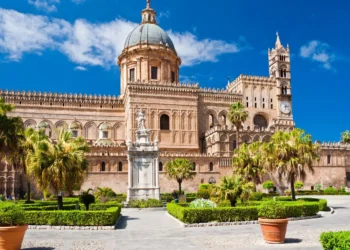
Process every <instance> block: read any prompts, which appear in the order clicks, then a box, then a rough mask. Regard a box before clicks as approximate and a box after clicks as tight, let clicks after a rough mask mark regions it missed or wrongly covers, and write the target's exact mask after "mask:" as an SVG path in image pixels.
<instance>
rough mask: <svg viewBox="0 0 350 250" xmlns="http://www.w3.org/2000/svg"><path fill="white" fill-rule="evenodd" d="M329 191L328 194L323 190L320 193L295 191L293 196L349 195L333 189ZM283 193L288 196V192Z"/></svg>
mask: <svg viewBox="0 0 350 250" xmlns="http://www.w3.org/2000/svg"><path fill="white" fill-rule="evenodd" d="M325 190H326V189H325ZM330 190H331V191H329V192H328V193H327V192H324V190H320V191H317V190H299V191H296V192H295V194H296V195H350V193H349V192H345V193H342V192H339V191H337V190H336V191H334V190H335V188H331V189H330ZM284 193H285V194H286V195H290V191H285V192H284Z"/></svg>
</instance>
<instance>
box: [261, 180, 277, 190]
mask: <svg viewBox="0 0 350 250" xmlns="http://www.w3.org/2000/svg"><path fill="white" fill-rule="evenodd" d="M274 187H275V184H274V183H273V181H265V182H264V183H263V188H264V189H272V188H274Z"/></svg>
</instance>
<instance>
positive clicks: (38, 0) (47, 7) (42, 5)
mask: <svg viewBox="0 0 350 250" xmlns="http://www.w3.org/2000/svg"><path fill="white" fill-rule="evenodd" d="M28 3H29V4H32V5H34V6H35V8H37V9H38V10H43V11H46V12H56V11H57V7H56V5H57V4H59V3H60V0H28Z"/></svg>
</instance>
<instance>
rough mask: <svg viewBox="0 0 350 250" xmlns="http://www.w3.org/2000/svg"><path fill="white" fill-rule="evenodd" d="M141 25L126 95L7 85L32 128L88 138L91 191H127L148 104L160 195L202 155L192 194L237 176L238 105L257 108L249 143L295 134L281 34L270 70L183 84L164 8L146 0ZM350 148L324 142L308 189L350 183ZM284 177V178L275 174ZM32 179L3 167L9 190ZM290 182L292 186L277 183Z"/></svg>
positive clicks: (7, 96)
mask: <svg viewBox="0 0 350 250" xmlns="http://www.w3.org/2000/svg"><path fill="white" fill-rule="evenodd" d="M141 18H142V21H141V24H140V25H139V26H138V27H136V28H135V29H134V30H133V31H132V32H131V33H130V34H129V36H128V37H127V38H126V41H125V47H124V49H123V51H122V53H121V55H120V56H119V58H118V66H119V69H120V95H119V96H118V97H115V96H113V97H112V96H101V95H86V94H61V93H60V94H58V93H42V92H15V91H8V90H1V89H0V96H1V97H2V98H4V100H5V101H6V102H7V103H11V104H14V105H15V107H16V109H15V111H14V112H12V113H10V115H11V116H20V117H22V119H23V122H24V126H25V127H26V128H29V127H32V128H36V129H38V130H44V131H45V133H46V134H47V136H48V137H50V138H51V140H53V141H54V140H55V139H57V136H58V134H59V131H60V130H61V129H63V128H65V129H68V130H69V131H71V132H72V134H73V136H74V137H78V136H82V137H83V138H85V139H86V141H87V142H88V143H89V145H90V147H91V152H90V153H88V154H87V158H88V160H89V172H88V176H87V178H86V181H85V182H84V184H83V186H82V189H88V188H92V189H95V188H97V187H110V188H112V189H113V190H114V191H115V192H117V193H126V190H127V187H128V172H130V171H131V170H130V167H131V166H130V165H129V164H128V158H127V146H126V142H127V141H129V140H131V141H135V139H136V138H135V132H136V129H137V121H136V117H137V112H139V111H143V112H144V114H145V117H146V124H145V125H146V127H147V128H148V129H149V130H150V137H151V140H152V141H154V140H158V141H159V150H160V152H159V159H158V162H159V166H158V168H159V173H160V177H159V179H160V180H159V181H160V188H161V192H169V191H171V190H173V189H176V188H177V183H176V181H173V180H168V179H167V178H166V177H165V176H164V173H165V172H164V170H165V165H166V163H167V162H169V161H171V160H172V159H175V158H180V157H181V158H187V159H189V160H190V161H191V162H193V166H194V171H195V172H196V176H195V178H194V180H192V181H185V182H184V183H183V185H184V189H185V190H186V191H188V192H192V191H196V190H197V188H198V185H199V184H200V183H219V182H220V179H221V177H222V176H224V175H227V174H230V173H232V167H231V166H232V160H231V157H232V151H233V150H234V149H235V148H236V144H237V142H236V128H235V127H234V126H233V125H232V124H231V123H230V121H229V119H228V109H229V107H230V105H231V104H232V103H233V102H241V103H242V104H243V105H244V106H245V107H246V110H247V111H248V112H249V117H248V119H247V120H246V121H245V122H244V124H243V126H242V128H241V129H240V130H241V131H240V138H239V140H240V142H239V143H243V142H245V143H251V142H254V141H268V140H269V139H270V137H271V135H272V134H273V133H274V132H275V131H280V130H282V131H289V130H292V129H293V128H294V127H295V123H294V120H293V105H292V87H291V86H292V85H291V67H290V64H291V57H290V48H289V46H288V45H287V46H284V45H283V44H282V43H281V41H280V38H279V35H278V34H277V39H276V43H275V45H274V48H272V49H269V50H268V70H269V74H268V76H250V75H240V76H239V77H238V78H237V79H235V80H234V81H232V82H229V83H228V84H227V86H226V87H224V86H223V87H224V88H222V89H211V88H209V89H207V88H201V87H200V86H199V84H192V83H180V82H179V67H180V66H181V58H180V57H179V56H178V54H177V52H176V47H175V46H174V44H173V42H172V40H171V38H170V37H169V35H168V34H167V33H166V32H165V31H164V30H163V29H162V28H161V27H159V26H158V24H157V21H156V12H155V10H153V9H152V8H151V6H150V1H147V6H146V8H145V9H144V10H143V11H142V13H141ZM349 152H350V146H347V145H344V144H340V143H322V144H321V159H320V161H318V162H315V164H314V166H315V173H314V175H310V176H308V177H307V179H306V181H305V189H313V188H314V186H315V185H316V184H321V185H323V187H328V186H334V187H340V186H341V185H345V186H346V185H347V186H348V187H350V153H349ZM276 182H277V180H276ZM23 183H24V177H23V176H22V175H21V173H20V171H19V170H18V169H16V167H15V166H11V165H9V164H6V163H1V164H0V193H1V194H7V195H10V194H16V193H18V192H19V190H23V189H24V190H25V185H23ZM277 186H278V189H280V190H283V189H286V188H287V187H286V183H278V185H277Z"/></svg>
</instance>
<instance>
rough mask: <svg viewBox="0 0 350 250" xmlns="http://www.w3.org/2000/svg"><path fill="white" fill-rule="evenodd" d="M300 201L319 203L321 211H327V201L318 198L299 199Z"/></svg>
mask: <svg viewBox="0 0 350 250" xmlns="http://www.w3.org/2000/svg"><path fill="white" fill-rule="evenodd" d="M297 200H298V201H306V202H318V204H319V210H320V211H327V209H328V207H327V200H324V199H317V198H306V197H305V198H299V199H297Z"/></svg>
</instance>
